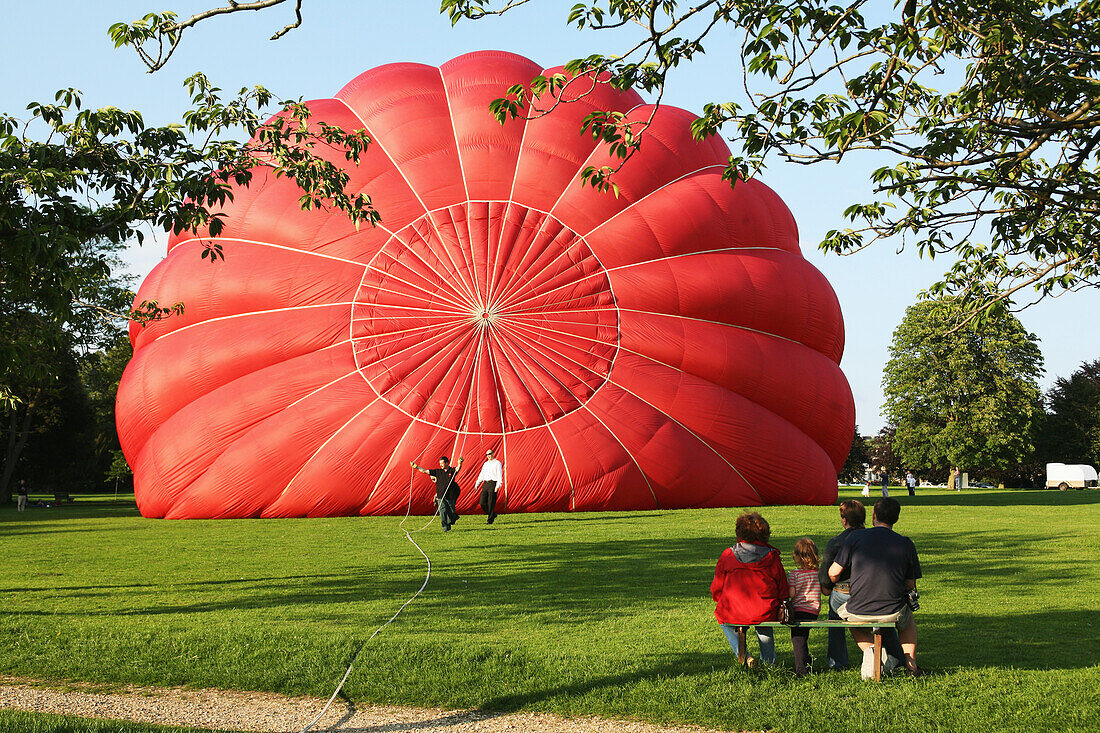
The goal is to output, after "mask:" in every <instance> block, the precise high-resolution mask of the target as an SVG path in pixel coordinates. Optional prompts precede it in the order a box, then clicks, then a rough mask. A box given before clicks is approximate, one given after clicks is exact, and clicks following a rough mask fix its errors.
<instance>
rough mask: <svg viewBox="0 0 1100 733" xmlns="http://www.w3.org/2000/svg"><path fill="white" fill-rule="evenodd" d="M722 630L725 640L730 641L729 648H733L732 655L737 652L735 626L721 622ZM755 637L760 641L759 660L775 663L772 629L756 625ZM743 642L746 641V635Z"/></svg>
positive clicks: (765, 662)
mask: <svg viewBox="0 0 1100 733" xmlns="http://www.w3.org/2000/svg"><path fill="white" fill-rule="evenodd" d="M722 632H723V633H724V634H725V635H726V641H728V642H729V643H730V648H731V649H733V653H734V655H736V654H737V653H738V651H739V650H738V648H737V626H733V625H731V624H722ZM756 638H757V640H758V641H759V642H760V661H761V662H763V663H764V664H770V665H774V664H775V636H774V634H773V633H772V629H770V628H768V627H767V626H757V627H756ZM745 643H746V644H747V643H748V638H747V637H746V639H745Z"/></svg>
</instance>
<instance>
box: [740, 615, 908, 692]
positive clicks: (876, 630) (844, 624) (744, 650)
mask: <svg viewBox="0 0 1100 733" xmlns="http://www.w3.org/2000/svg"><path fill="white" fill-rule="evenodd" d="M893 625H894V624H881V623H879V624H873V623H866V622H864V621H796V622H795V623H793V624H784V623H780V622H779V621H762V622H760V623H758V624H749V625H748V626H737V625H734V624H731V626H733V627H734V628H735V629H737V661H738V662H739V663H740V664H742V665H745V664H747V663H748V661H749V652H748V645H747V641H746V639H745V633H746V632H747V631H748V629H749V626H766V627H768V628H772V629H778V628H783V627H786V628H788V629H795V628H798V627H802V628H819V629H821V628H845V629H870V630H871V633H872V634H873V635H874V639H875V660H876V662H877V664H875V672H874V676H873V679H874V681H875V682H881V681H882V661H881V660H882V629H883V628H886V627H891V626H893Z"/></svg>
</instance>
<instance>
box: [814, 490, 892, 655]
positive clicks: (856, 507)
mask: <svg viewBox="0 0 1100 733" xmlns="http://www.w3.org/2000/svg"><path fill="white" fill-rule="evenodd" d="M866 520H867V510H866V509H864V508H863V503H862V502H859V501H857V500H855V499H848V500H845V501H842V502H840V524H841V526H843V527H844V531H843V532H841V533H840V534H838V535H837V536H836V537H833V538H832V539H831V540H829V541H828V543H826V545H825V551H824V553H823V554H822V556H821V568H820V569H819V570H818V580H820V581H821V592H822V594H824V595H827V596H828V597H829V620H830V621H840V620H841V619H840V616H839V615H838V614H837V609H838V608H840V607H841V606H843V605H844V604H845V603H847V602H848V598H849V597H850V594H851V580H850V579H851V574H852V573H851V571H850V570H848V569H845V570H844V571H843V572H842V573H841V574H840V577H839V578H837V580H836V581H835V582H834V581H833V580H832V578H830V577H829V568H830V567H831V566H832V564H833V560H834V559H836V556H837V554H838V553H839V552H840V548H841V547H843V546H844V543H845V542H846V541H847V540H848V537H849V536H850V535H851V534H852V533H853V532H859V531H862V530H863V524H864V522H865V521H866ZM882 642H883V648H884V649H885V650H886V665H885V667H886V671H887V672H888V673H889V672H890V671H892V670H893V669H894V668H896V667H897V666H898V665H900V664H901V663H902V660H903V659H904V658H905V657H904V654H903V653H902V650H901V642H900V641H898V634H897V631H896V630H894V629H893V628H889V629H883V633H882ZM828 664H829V669H836V670H843V669H847V668H848V640H847V635H846V634H845V632H844V629H841V628H830V629H829V656H828Z"/></svg>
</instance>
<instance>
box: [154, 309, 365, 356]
mask: <svg viewBox="0 0 1100 733" xmlns="http://www.w3.org/2000/svg"><path fill="white" fill-rule="evenodd" d="M352 305H355V301H346V302H341V303H317V304H316V305H294V306H290V307H288V308H269V309H267V310H261V311H246V312H244V313H232V314H230V315H228V316H215V317H213V318H207V319H205V320H202V321H196V322H195V323H188V324H187V325H186V326H180V327H179V328H177V329H175V330H174V331H168V332H166V333H162V334H161V335H159V336H157V337H156V338H155V339H153V340H152V341H150V342H149V343H147V344H145V346H148V345H149V344H154V343H156V342H157V341H160V340H161V339H162V338H167V337H168V336H171V335H173V334H177V333H182V332H183V331H187V330H189V329H192V328H197V327H198V326H205V325H206V324H208V323H216V322H218V321H228V320H231V319H234V318H245V317H247V316H262V315H266V314H268V313H286V312H288V311H299V310H311V309H314V308H337V307H344V306H352Z"/></svg>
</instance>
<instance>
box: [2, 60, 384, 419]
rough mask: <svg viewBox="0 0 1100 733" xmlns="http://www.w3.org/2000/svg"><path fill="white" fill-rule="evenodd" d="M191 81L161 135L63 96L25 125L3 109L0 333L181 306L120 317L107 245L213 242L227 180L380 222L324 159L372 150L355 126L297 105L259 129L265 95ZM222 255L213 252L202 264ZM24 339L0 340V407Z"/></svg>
mask: <svg viewBox="0 0 1100 733" xmlns="http://www.w3.org/2000/svg"><path fill="white" fill-rule="evenodd" d="M186 86H187V89H188V91H189V93H190V95H191V101H192V108H191V109H190V110H189V111H188V112H187V113H186V114H185V115H184V116H183V120H182V121H181V122H179V123H176V124H170V125H166V126H163V127H150V126H147V125H146V124H145V122H144V120H143V119H142V116H141V113H140V112H138V111H124V110H121V109H118V108H116V107H104V108H102V109H95V110H92V109H82V103H81V98H80V94H79V93H78V92H77V91H75V90H72V89H67V90H62V91H60V92H58V93H57V95H56V99H55V100H54V103H50V104H42V103H38V102H33V103H31V104H30V105H28V107H27V114H26V116H25V117H24V118H18V117H15V116H13V115H10V114H0V329H2V330H3V331H4V332H6V333H14V332H15V330H16V327H15V326H14V324H15V322H17V321H18V322H20V323H21V324H22V325H21V326H20V328H31V329H32V331H34V333H33V334H30V335H29V336H33V337H34V338H38V339H51V338H55V337H56V336H57V335H58V334H59V333H61V331H60V330H59V329H58V328H56V326H63V327H64V329H65V330H68V331H70V332H71V331H72V330H73V329H74V327H76V324H78V322H79V321H81V320H82V319H84V318H86V316H85V315H82V312H83V311H87V310H91V311H94V312H96V313H97V314H99V316H103V317H106V318H115V319H119V318H121V319H122V320H125V318H126V317H131V318H134V319H137V320H147V319H150V318H157V317H162V316H164V315H167V314H170V313H172V312H173V311H174V310H178V309H179V307H180V306H179V305H177V304H165V305H161V304H157V303H152V302H147V303H142V304H139V306H138V307H137V308H136V309H135V310H133V311H129V299H130V298H132V294H129V293H127V292H126V291H125V288H123V287H120V285H119V283H117V282H115V281H113V280H112V275H111V268H112V263H113V257H114V253H115V251H116V250H117V249H118V248H119V247H120V246H121V245H123V244H124V243H126V242H128V241H130V240H133V239H136V240H137V241H139V242H140V241H141V240H142V238H143V236H144V233H145V231H146V230H149V229H150V228H159V229H162V230H164V231H174V232H182V231H192V232H200V233H205V232H209V233H211V234H215V235H216V234H217V233H218V232H219V231H220V230H221V229H222V226H223V222H222V217H223V214H221V213H220V212H218V211H217V209H218V207H219V206H220V205H221V204H223V203H224V202H225V201H226V200H228V199H230V198H231V197H232V189H231V185H232V184H237V185H247V184H248V183H249V181H250V180H251V179H252V176H253V174H254V171H255V170H257V169H267V170H269V171H271V172H272V174H273V175H275V176H285V177H289V178H291V179H292V180H294V181H295V182H296V183H297V184H298V185H299V186H300V187H301V188H302V197H301V200H300V204H301V206H302V207H303V208H314V207H321V206H325V207H331V208H333V209H335V210H339V211H341V212H343V213H345V214H346V215H347V216H348V217H350V218H351V219H352V220H353V221H355V222H356V223H357V224H358V223H360V222H367V223H374V222H375V221H377V219H378V213H377V212H376V211H375V210H374V209H373V207H372V206H371V203H370V199H369V197H368V196H366V195H365V194H362V193H358V194H350V193H348V192H346V191H345V190H344V186H345V185H346V184H347V182H348V174H347V173H346V172H345V171H344V170H342V168H341V167H340V166H339V165H337V164H336V163H334V162H333V161H332V158H334V157H338V156H334V155H332V154H331V150H332V149H335V150H337V151H339V153H340V154H341V155H342V156H343V157H344V158H346V159H347V160H352V161H355V160H358V157H359V155H360V153H361V152H362V151H363V150H364V149H365V146H366V145H367V144H368V143H369V140H368V139H367V137H366V135H365V134H364V133H363V131H361V130H360V131H343V130H341V129H339V128H337V127H334V126H331V125H327V124H325V123H324V121H323V120H312V119H310V114H309V110H308V109H307V108H306V107H305V106H304V105H302V104H301V103H299V102H294V101H290V102H283V103H281V104H280V105H279V110H280V112H279V114H278V115H276V116H275V117H272V118H271V119H269V120H266V121H265V118H266V117H267V113H266V112H265V111H264V110H265V109H267V108H268V107H270V106H272V103H273V99H272V96H271V94H270V93H269V92H268V91H267V90H266V89H264V88H263V87H255V88H253V89H242V90H241V91H240V92H239V93H238V94H237V95H236V96H233V97H231V98H229V99H224V98H223V95H222V93H221V90H220V89H218V88H217V87H215V86H214V85H213V84H212V83H211V82H210V81H209V80H208V79H207V78H206V77H205V76H204V75H202V74H195V75H193V76H191V77H190V78H189V79H188V80H187V82H186ZM242 135H243V136H244V137H245V140H244V141H239V140H237V139H236V137H235V136H242ZM220 254H221V253H220V250H219V248H218V245H217V244H210V245H209V246H208V247H207V249H206V250H205V251H204V253H203V256H204V257H209V258H210V259H211V260H214V259H215V258H217V257H219V256H220ZM26 343H27V342H26V340H19V339H12V340H8V339H4V340H2V341H0V398H2V399H7V400H9V401H10V400H11V399H13V398H14V399H18V398H19V395H17V394H16V393H15V392H13V390H12V386H11V385H12V384H13V375H12V374H11V373H10V371H9V370H11V369H16V368H17V365H18V369H21V370H22V369H25V368H27V357H28V353H27V352H26V351H25V349H22V347H21V344H22V345H25V344H26ZM36 364H37V362H34V363H33V364H31V365H30V366H31V367H34V366H35V365H36Z"/></svg>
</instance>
